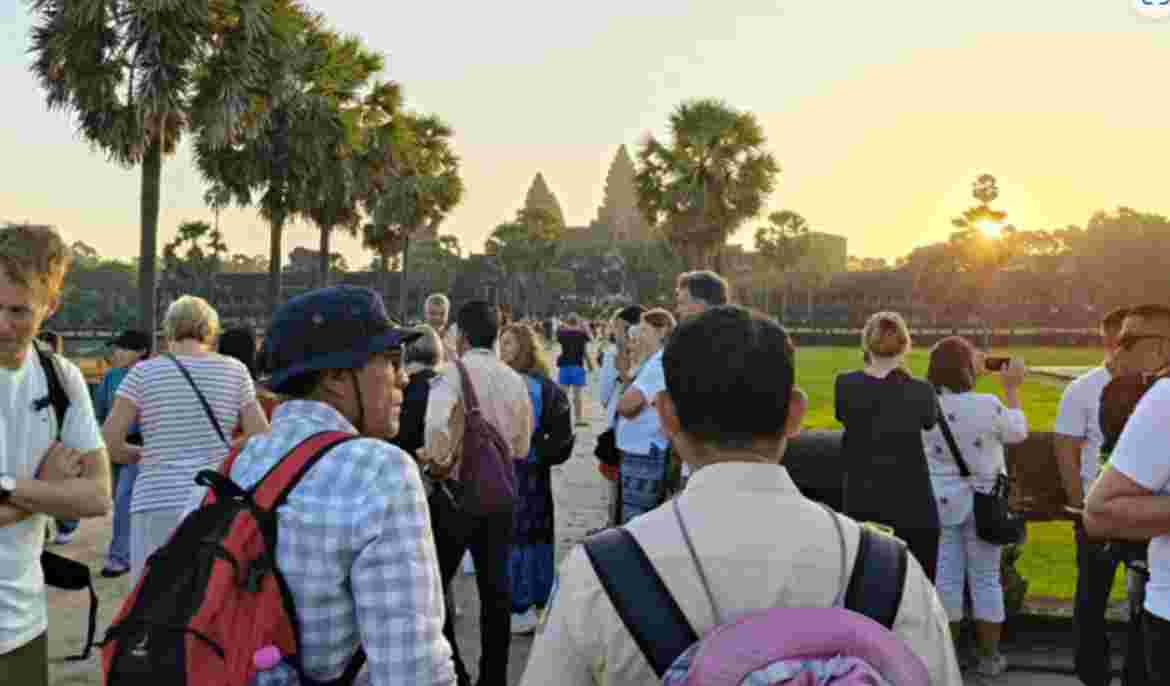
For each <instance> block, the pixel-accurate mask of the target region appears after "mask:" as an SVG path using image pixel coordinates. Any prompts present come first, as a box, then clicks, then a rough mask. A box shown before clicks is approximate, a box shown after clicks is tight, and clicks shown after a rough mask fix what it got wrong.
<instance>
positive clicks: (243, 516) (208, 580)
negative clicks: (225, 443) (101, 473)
mask: <svg viewBox="0 0 1170 686" xmlns="http://www.w3.org/2000/svg"><path fill="white" fill-rule="evenodd" d="M353 438H357V436H354V435H352V434H347V433H341V432H324V433H319V434H316V435H313V436H310V437H309V438H308V439H306V440H305V441H304V442H303V443H301V444H300V445H298V446H297V447H296V448H295V449H293V451H292V452H291V453H289V454H288V455H287V456H285V457H284V458H282V459H281V460H280V461H279V462H277V463H276V465H275V466H274V467H272V469H271V470H270V471H269V472H268V473H267V474H265V475H264V477H263V478H261V479H260V481H259V482H257V484H256V485H255V486H253V487H252V488H249V489H247V490H244V489H242V488H240V487H239V486H237V485H236V484H235V483H234V482H233V481H232V480H231V479H230V478H229V476H230V475H231V469H232V465H233V464H234V463H235V458H236V456H237V455H238V454H239V453H238V449H237V450H235V451H233V452H232V454H231V455H229V456H228V459H227V460H226V461H225V462H224V465H223V468H222V469H221V470H220V471H218V472H216V471H212V470H204V471H202V472H200V473H199V475H198V476H197V477H196V479H195V481H196V483H198V484H200V485H203V486H209V487H210V488H209V490H208V493H207V496H206V498H205V499H204V501H203V505H202V507H200V508H199V509H198V510H195V511H194V512H192V513H191V514H189V515H188V516H187V517H186V518H185V519H184V520H183V522H182V523H181V524H180V525H179V528H178V529H176V530H175V533H174V534H172V535H171V539H170V540H169V541H168V542H167V544H166V545H164V546H163V547H162V548H159V549H158V550H157V551H156V552H155V553H154V554H153V555H151V556H150V558H149V559H148V560H147V562H146V568H145V569H144V570H143V572H142V577H141V578H140V579H139V580H138V584H137V585H136V586H135V588H134V590H133V592H131V594H130V595H129V596H128V597H127V598H126V601H125V602H124V603H123V604H122V609H121V610H120V611H119V612H118V616H117V617H116V618H115V619H114V624H113V625H112V626H111V627H110V628H109V630H108V631H107V632H106V639H105V641H104V643H103V646H102V667H103V668H104V671H105V681H104V683H105V684H106V686H162V684H167V685H168V686H170V685H172V684H174V685H175V686H212V685H214V686H246V685H247V684H251V683H252V682H253V680H254V678H255V676H256V672H257V671H258V667H257V666H256V657H257V654H258V653H259V652H261V650H262V649H264V650H265V651H267V652H268V653H272V652H278V653H279V659H280V661H281V662H284V663H285V664H287V665H288V666H290V667H291V668H292V669H293V670H294V671H296V672H297V674H298V676H299V677H300V681H301V683H302V684H314V683H316V682H314V681H313V680H311V679H309V678H308V677H307V676H306V675H305V674H304V670H303V668H302V665H301V663H300V660H299V656H300V653H301V650H300V647H301V646H300V630H299V626H300V625H299V622H298V619H297V613H296V607H294V606H293V598H292V593H291V592H290V591H289V588H288V585H287V584H286V583H285V580H284V577H283V576H281V573H280V570H279V569H278V568H277V566H276V538H277V519H276V511H277V509H278V508H279V507H280V506H281V505H283V504H284V502H285V500H286V499H287V498H288V494H289V493H291V492H292V490H293V488H295V487H296V485H297V483H299V482H300V480H301V478H302V477H303V476H304V475H305V474H306V473H307V472H308V471H309V470H310V469H312V468H313V465H315V464H316V463H317V461H318V460H320V459H321V457H323V456H324V455H325V454H326V453H327V452H329V450H331V449H332V448H334V447H335V446H337V445H339V444H341V443H344V442H345V441H348V440H351V439H353ZM274 649H275V650H274ZM365 659H366V656H365V652H363V651H362V649H361V648H360V647H359V648H358V651H357V653H356V654H355V655H354V658H353V660H352V661H351V662H350V665H349V667H348V668H347V669H346V671H345V674H344V675H342V677H341V678H340V679H337V680H335V681H333V682H332V683H334V684H349V683H352V681H353V679H354V678H355V677H356V676H357V674H358V671H359V670H360V669H361V667H362V666H363V665H364V664H365Z"/></svg>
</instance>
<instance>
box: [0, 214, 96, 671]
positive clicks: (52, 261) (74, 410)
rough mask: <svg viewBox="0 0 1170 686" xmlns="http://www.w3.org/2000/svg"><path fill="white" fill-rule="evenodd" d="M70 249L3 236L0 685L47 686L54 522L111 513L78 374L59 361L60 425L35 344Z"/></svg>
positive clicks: (51, 238) (24, 234)
mask: <svg viewBox="0 0 1170 686" xmlns="http://www.w3.org/2000/svg"><path fill="white" fill-rule="evenodd" d="M68 267H69V249H68V247H67V246H66V245H65V243H64V241H62V240H61V237H60V236H59V235H58V234H57V232H56V231H53V230H52V229H50V228H48V227H32V226H8V227H5V228H3V229H0V417H2V418H3V423H2V428H0V560H3V563H0V684H20V685H21V686H42V685H43V686H47V684H48V682H49V659H48V641H47V639H46V630H47V628H48V612H47V608H46V596H45V580H44V575H43V574H42V571H41V563H40V558H41V552H42V549H43V547H44V543H45V523H46V521H47V520H48V519H49V518H57V519H78V518H83V517H101V516H104V515H105V514H106V513H107V512H109V510H110V465H109V458H108V457H107V456H106V451H105V444H104V443H103V442H102V437H101V431H100V430H99V428H98V425H97V420H96V419H95V418H94V414H93V404H92V402H91V400H90V396H89V391H88V389H87V388H86V385H85V379H84V377H82V375H81V371H80V370H79V369H78V368H77V367H76V366H75V365H73V364H71V363H70V362H68V361H67V360H65V359H64V358H63V357H59V356H54V358H53V362H54V363H55V364H56V365H57V369H56V371H57V377H58V378H59V380H60V382H61V385H62V386H63V387H64V391H65V393H66V394H68V396H69V400H70V405H69V409H68V411H67V412H66V414H65V420H64V422H63V424H64V425H63V426H58V422H57V415H56V412H55V410H54V408H53V407H52V404H51V403H50V402H49V387H48V378H47V377H46V373H45V370H44V369H42V368H41V360H40V356H39V355H38V354H37V352H36V350H35V349H34V348H33V342H32V341H33V338H34V337H35V336H36V335H37V332H38V331H39V330H40V327H41V324H42V323H43V322H44V321H45V319H47V318H48V317H49V316H50V315H52V314H53V312H54V311H55V310H56V309H57V305H58V303H59V297H60V293H61V285H62V282H63V281H64V279H65V272H66V270H67V269H68Z"/></svg>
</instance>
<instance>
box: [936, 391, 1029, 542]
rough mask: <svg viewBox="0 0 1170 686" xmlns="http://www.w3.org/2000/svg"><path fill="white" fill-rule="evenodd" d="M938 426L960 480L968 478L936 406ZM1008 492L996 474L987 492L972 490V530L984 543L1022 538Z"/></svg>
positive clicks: (1021, 527) (1021, 526)
mask: <svg viewBox="0 0 1170 686" xmlns="http://www.w3.org/2000/svg"><path fill="white" fill-rule="evenodd" d="M938 427H939V429H940V430H941V431H942V435H943V438H944V439H946V442H947V447H949V448H950V449H951V455H953V456H954V458H955V462H957V463H958V464H959V474H960V475H962V477H963V478H964V479H966V478H969V477H970V476H971V469H970V467H968V466H967V462H966V461H965V460H964V459H963V454H962V453H961V452H960V451H959V444H958V443H957V442H956V441H955V435H954V434H953V433H951V426H950V424H948V423H947V417H946V413H945V412H943V411H942V406H941V405H940V406H939V409H938ZM1010 494H1011V481H1009V480H1008V478H1007V475H1006V474H997V475H996V477H995V487H994V488H992V489H991V492H990V493H981V492H980V491H978V490H976V491H975V532H976V534H977V535H978V536H979V538H980V539H982V540H984V541H986V542H987V543H991V544H994V545H1015V544H1017V543H1022V542H1023V541H1024V537H1025V535H1026V534H1027V526H1026V523H1025V521H1024V518H1023V517H1021V516H1020V515H1019V513H1017V512H1013V511H1012V508H1011V506H1010V505H1009V504H1008V497H1009V495H1010Z"/></svg>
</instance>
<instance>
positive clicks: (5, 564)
mask: <svg viewBox="0 0 1170 686" xmlns="http://www.w3.org/2000/svg"><path fill="white" fill-rule="evenodd" d="M57 363H58V364H57V375H58V377H59V378H60V379H61V385H62V386H63V387H64V388H65V392H66V393H67V394H68V395H69V399H70V405H69V411H68V412H67V413H66V414H65V427H64V430H63V431H62V432H61V442H62V443H64V444H65V446H66V447H68V448H73V449H74V450H80V451H82V452H86V453H88V452H92V451H94V450H100V449H102V448H104V447H105V444H104V443H103V442H102V434H101V431H100V429H99V428H98V425H97V420H96V419H94V415H93V403H92V401H91V400H90V397H89V390H88V388H87V387H86V385H85V378H84V377H83V376H82V375H81V371H80V370H79V369H78V368H77V367H76V366H75V365H74V364H73V363H71V362H69V361H68V360H65V359H63V358H60V357H58V358H57ZM48 395H49V387H48V384H47V382H46V380H45V374H44V372H43V371H42V370H41V365H40V358H39V357H38V356H37V353H36V351H35V350H33V349H32V348H31V346H30V349H29V352H28V354H27V355H25V358H24V364H22V365H21V366H20V368H19V369H15V370H13V369H5V368H0V425H2V426H3V431H0V474H9V475H11V476H13V477H15V478H17V479H33V478H35V477H36V473H37V470H38V469H39V468H40V465H41V458H43V457H44V455H45V452H46V451H47V450H48V449H49V445H50V444H51V443H52V442H53V441H55V440H57V415H56V412H55V411H54V410H53V408H52V407H51V406H49V405H46V406H45V407H44V408H42V409H40V410H34V404H37V401H43V400H45V399H47V398H48ZM45 520H46V516H45V515H41V514H37V515H33V516H32V517H29V518H27V519H25V520H23V521H20V522H17V523H16V524H12V525H10V526H5V527H0V655H2V654H4V653H9V652H12V651H13V650H16V649H17V648H19V647H21V646H23V645H24V644H26V643H28V642H29V641H31V640H32V639H34V638H36V637H37V636H40V635H41V634H42V633H43V632H44V631H45V629H46V628H47V626H48V615H47V612H46V607H45V579H44V575H43V574H42V573H41V550H42V549H43V548H44V544H45Z"/></svg>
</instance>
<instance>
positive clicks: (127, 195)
mask: <svg viewBox="0 0 1170 686" xmlns="http://www.w3.org/2000/svg"><path fill="white" fill-rule="evenodd" d="M309 4H311V5H312V6H313V7H315V8H316V9H318V10H321V11H323V12H324V13H325V14H326V15H327V16H328V18H329V19H330V21H331V22H332V23H333V25H334V26H335V27H336V28H337V29H339V30H341V31H343V32H347V33H357V34H360V35H361V36H362V37H363V38H364V39H365V41H366V42H367V44H368V45H370V46H371V47H372V48H374V49H376V50H380V51H382V52H384V53H385V54H386V56H387V60H386V62H387V69H386V73H385V76H386V78H389V79H393V80H396V81H399V82H400V83H402V84H403V86H404V88H405V92H406V95H407V99H408V101H409V102H410V103H411V105H412V106H413V107H414V108H416V109H419V110H423V111H431V112H435V113H437V114H439V115H440V116H442V117H443V118H445V119H446V120H448V121H449V122H450V123H451V124H452V125H453V127H454V129H455V131H456V144H457V148H458V152H459V153H460V155H461V156H462V158H463V177H464V181H465V182H466V185H467V194H466V198H465V200H464V202H463V204H462V205H461V206H460V207H459V208H458V210H457V211H456V212H455V213H454V214H453V215H452V217H451V218H450V220H449V221H448V222H447V223H446V224H445V225H444V226H443V227H442V228H441V229H440V231H441V232H442V233H453V234H455V235H457V236H458V237H459V239H460V241H461V242H462V243H463V245H464V247H465V248H470V249H472V250H474V251H477V252H478V251H481V250H482V248H483V241H484V239H485V238H486V237H487V235H488V233H490V231H491V229H492V228H493V227H494V226H495V225H496V224H498V223H500V222H502V221H505V220H507V219H508V218H510V217H511V216H512V215H513V214H514V213H515V211H516V209H518V208H519V206H520V204H521V203H522V202H523V198H524V193H525V191H526V190H527V188H528V185H529V183H530V182H531V180H532V177H533V176H534V175H535V173H536V172H537V171H542V172H543V173H544V175H545V178H546V179H547V180H548V183H549V186H550V187H551V188H552V189H553V191H554V192H555V193H556V194H557V196H558V197H559V199H560V201H561V204H562V206H563V207H564V210H565V214H566V217H567V219H568V222H569V224H571V225H581V224H586V223H588V222H589V220H590V219H592V218H593V217H594V215H595V213H596V209H597V206H598V204H599V203H600V201H601V195H602V190H603V184H604V177H605V172H606V168H607V165H608V163H609V161H610V159H612V157H613V155H614V152H615V150H616V148H617V146H618V145H619V144H621V143H625V144H627V145H629V146H630V148H631V152H634V151H635V150H636V148H637V146H638V144H639V143H640V141H641V140H642V138H643V137H644V136H645V135H646V133H647V132H655V133H656V134H662V133H663V132H664V128H665V123H666V119H667V117H668V115H669V113H670V111H671V110H672V109H673V108H674V107H675V106H676V105H677V104H678V103H679V102H680V101H682V100H685V99H688V98H694V97H716V98H721V99H724V100H726V101H727V102H728V103H730V104H732V105H734V106H736V107H739V108H743V109H747V110H750V111H752V112H754V113H756V115H757V116H758V117H759V119H760V121H761V122H762V124H763V125H764V128H765V131H766V133H767V135H768V139H769V145H770V147H771V149H772V151H773V152H774V153H775V155H776V157H777V159H778V160H779V162H780V164H781V167H782V169H783V172H782V174H781V176H780V178H779V183H778V186H777V191H776V193H775V194H773V196H772V197H771V199H770V203H769V204H770V208H772V209H779V208H789V209H793V210H796V211H798V212H800V213H801V214H803V215H804V216H805V217H806V218H807V219H808V220H809V222H810V224H811V225H812V226H813V227H814V228H816V229H819V230H823V231H828V232H832V233H839V234H842V235H845V236H847V237H848V239H849V252H850V253H851V254H854V255H858V256H873V257H887V258H894V257H897V256H899V255H902V254H905V253H906V252H907V251H909V250H910V249H911V248H912V247H914V246H915V245H917V244H921V243H923V242H927V241H932V240H938V239H941V238H945V237H946V236H947V235H948V233H949V230H950V224H949V218H950V217H952V216H954V215H956V214H957V213H959V212H960V211H962V209H963V208H965V207H966V206H967V205H968V204H969V200H970V198H969V189H970V184H971V181H972V180H974V178H975V176H977V175H978V174H979V173H982V172H989V173H992V174H995V175H996V176H997V177H998V179H999V184H1000V189H1001V196H1000V199H999V201H998V203H997V206H999V207H1000V208H1001V209H1004V210H1007V211H1008V212H1009V220H1010V221H1011V222H1012V223H1014V224H1015V225H1016V226H1019V227H1022V228H1032V229H1036V228H1053V227H1058V226H1063V225H1066V224H1070V223H1075V224H1083V223H1084V222H1085V220H1086V219H1087V218H1088V217H1089V215H1090V214H1091V213H1092V212H1093V211H1095V210H1097V209H1101V208H1110V209H1112V208H1114V207H1116V206H1117V205H1121V204H1124V205H1129V206H1132V207H1135V208H1138V209H1142V210H1147V211H1155V212H1161V213H1165V214H1170V192H1168V189H1170V183H1168V182H1167V177H1168V176H1170V173H1168V172H1167V171H1166V168H1167V162H1166V161H1167V160H1170V135H1167V130H1168V122H1170V91H1168V90H1167V88H1166V78H1165V72H1164V71H1163V69H1164V68H1165V67H1166V65H1170V22H1157V21H1151V20H1145V19H1141V18H1139V17H1137V16H1136V15H1135V14H1134V13H1133V11H1132V7H1131V6H1132V4H1133V0H1093V1H1092V2H1087V1H1078V2H1069V1H1068V0H1027V2H1022V1H1021V0H983V1H982V2H979V3H960V2H955V1H953V0H951V1H945V0H944V1H941V2H940V1H937V0H936V1H926V0H900V1H899V2H886V3H877V2H871V3H861V2H824V1H823V0H799V1H797V0H790V1H783V0H773V1H772V2H757V1H755V0H725V1H724V2H715V1H714V0H702V1H699V2H684V1H682V0H636V1H635V2H630V0H620V1H619V0H594V1H593V2H589V3H567V2H564V1H563V0H561V1H558V0H553V1H551V2H548V1H546V2H534V1H529V0H503V1H502V2H496V3H472V2H446V1H442V0H434V1H432V2H427V3H384V2H369V1H368V0H309ZM29 25H30V17H29V15H28V13H27V4H26V3H25V2H23V1H22V0H2V1H0V92H4V93H6V94H7V95H6V96H5V97H4V101H3V104H2V105H0V122H2V124H3V126H0V156H2V159H3V160H4V164H3V168H2V171H0V174H2V177H0V178H2V180H3V183H0V220H3V219H7V220H13V221H25V220H27V221H31V222H35V223H51V224H55V225H57V226H58V227H59V228H60V229H61V231H62V233H63V234H65V236H66V237H67V238H68V239H70V240H77V239H80V240H84V241H86V242H88V243H90V244H92V245H94V246H95V247H97V249H98V250H99V252H101V253H102V254H103V255H110V256H119V257H130V256H133V255H136V254H137V249H138V226H139V224H138V184H139V173H138V171H137V170H125V169H122V168H119V167H117V166H115V165H113V164H111V163H109V162H107V161H106V158H105V156H104V154H102V153H101V152H94V151H92V150H91V149H90V148H89V146H88V145H87V144H86V143H85V142H84V141H82V140H81V139H80V138H79V136H78V135H77V134H76V132H75V131H76V129H75V124H74V122H73V119H72V116H71V115H68V114H65V113H60V112H54V113H49V112H48V111H47V110H46V108H45V105H44V98H43V94H42V93H41V92H40V90H39V88H38V87H37V85H36V83H35V82H34V81H33V79H32V77H31V76H30V74H29V72H28V63H29V58H28V56H27V55H26V52H25V51H26V49H27V45H28V30H29ZM203 191H204V184H203V182H202V180H201V179H200V177H199V175H198V173H197V172H196V171H195V169H194V167H193V165H192V164H191V161H190V157H189V155H188V154H187V152H186V151H185V150H184V151H182V152H181V153H180V154H179V155H178V156H176V157H175V158H173V159H170V160H168V161H167V162H166V163H165V166H164V169H163V191H162V193H163V195H162V205H163V212H162V221H161V232H160V233H161V235H160V246H161V245H162V244H163V243H165V242H166V241H167V240H170V238H171V237H173V235H174V232H175V228H176V226H177V224H178V223H179V222H181V221H183V220H186V219H207V220H209V221H210V219H211V213H210V212H209V211H208V210H207V209H205V208H204V207H203V204H202V195H203ZM221 222H222V226H223V228H224V229H225V233H226V235H227V243H228V245H229V247H230V249H231V250H232V252H245V253H249V254H256V253H265V252H267V245H268V244H267V229H266V226H265V224H264V222H263V221H262V220H261V219H260V218H259V217H258V215H257V214H256V213H255V212H254V211H253V210H242V211H231V212H227V213H225V214H224V215H223V216H222V219H221ZM754 226H755V224H754V223H753V224H752V225H750V226H748V227H746V228H744V229H741V230H740V232H739V233H738V234H737V235H736V236H735V238H734V239H733V241H734V242H743V243H748V242H750V240H751V234H752V229H753V228H754ZM335 244H336V245H338V246H339V247H340V248H341V249H342V250H343V251H344V252H345V254H346V257H347V259H348V261H349V263H350V265H351V266H353V267H358V266H364V265H366V264H368V263H369V260H370V256H369V254H368V253H364V252H363V251H362V250H361V248H360V245H359V244H358V242H357V241H356V240H350V239H338V240H336V241H335ZM297 245H305V246H309V247H312V246H315V245H316V234H315V232H314V231H313V230H312V228H311V227H310V226H309V225H307V224H299V225H295V226H292V227H291V228H290V229H289V230H288V231H287V232H286V243H285V249H286V254H287V252H288V251H289V250H291V249H292V248H293V247H295V246H297Z"/></svg>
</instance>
